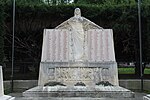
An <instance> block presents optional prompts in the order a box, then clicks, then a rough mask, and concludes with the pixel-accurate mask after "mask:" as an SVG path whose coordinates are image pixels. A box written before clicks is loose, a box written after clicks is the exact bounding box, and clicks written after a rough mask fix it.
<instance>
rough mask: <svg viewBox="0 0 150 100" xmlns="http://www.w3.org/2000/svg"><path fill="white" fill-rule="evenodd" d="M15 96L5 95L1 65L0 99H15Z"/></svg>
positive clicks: (0, 67)
mask: <svg viewBox="0 0 150 100" xmlns="http://www.w3.org/2000/svg"><path fill="white" fill-rule="evenodd" d="M14 99H15V98H14V97H11V96H8V95H4V86H3V71H2V66H0V100H14Z"/></svg>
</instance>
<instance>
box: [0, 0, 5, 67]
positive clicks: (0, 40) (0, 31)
mask: <svg viewBox="0 0 150 100" xmlns="http://www.w3.org/2000/svg"><path fill="white" fill-rule="evenodd" d="M3 60H4V9H3V4H2V3H1V2H0V65H2V64H3Z"/></svg>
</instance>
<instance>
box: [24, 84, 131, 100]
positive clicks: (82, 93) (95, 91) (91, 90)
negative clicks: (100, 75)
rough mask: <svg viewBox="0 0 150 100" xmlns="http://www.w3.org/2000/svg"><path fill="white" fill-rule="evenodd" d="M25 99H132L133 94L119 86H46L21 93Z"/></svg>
mask: <svg viewBox="0 0 150 100" xmlns="http://www.w3.org/2000/svg"><path fill="white" fill-rule="evenodd" d="M23 96H25V97H91V98H106V97H107V98H134V93H133V92H131V91H130V90H128V89H125V88H122V87H120V86H95V87H87V86H70V87H69V86H67V87H66V86H46V87H40V86H37V87H34V88H32V89H29V90H27V91H25V92H23Z"/></svg>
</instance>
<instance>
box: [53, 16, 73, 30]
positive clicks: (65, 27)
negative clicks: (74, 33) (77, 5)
mask: <svg viewBox="0 0 150 100" xmlns="http://www.w3.org/2000/svg"><path fill="white" fill-rule="evenodd" d="M70 19H71V18H70ZM70 19H68V20H66V21H64V22H63V23H61V24H60V25H58V26H57V27H55V29H68V28H69V27H70V25H69V23H68V22H69V21H70Z"/></svg>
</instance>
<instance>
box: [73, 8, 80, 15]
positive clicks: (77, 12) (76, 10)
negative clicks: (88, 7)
mask: <svg viewBox="0 0 150 100" xmlns="http://www.w3.org/2000/svg"><path fill="white" fill-rule="evenodd" d="M74 16H75V17H80V16H81V10H80V8H76V9H75V10H74Z"/></svg>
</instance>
